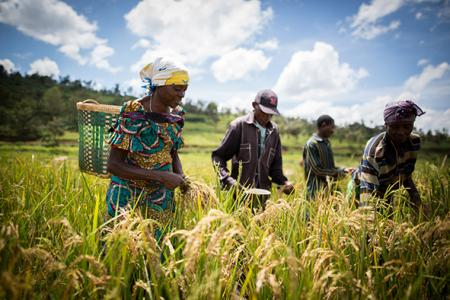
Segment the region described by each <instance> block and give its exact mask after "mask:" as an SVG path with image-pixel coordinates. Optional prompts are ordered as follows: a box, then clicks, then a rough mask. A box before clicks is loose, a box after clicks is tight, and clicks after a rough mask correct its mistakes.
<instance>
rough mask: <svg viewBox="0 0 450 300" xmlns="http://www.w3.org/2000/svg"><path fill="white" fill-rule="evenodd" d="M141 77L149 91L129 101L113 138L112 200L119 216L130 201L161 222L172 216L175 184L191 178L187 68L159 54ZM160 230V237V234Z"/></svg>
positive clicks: (109, 204)
mask: <svg viewBox="0 0 450 300" xmlns="http://www.w3.org/2000/svg"><path fill="white" fill-rule="evenodd" d="M140 77H141V79H142V80H143V81H145V82H146V83H147V85H146V87H147V95H146V96H145V97H143V98H141V99H137V100H133V101H128V102H126V103H125V104H124V105H123V106H122V108H121V110H120V114H119V117H118V120H117V122H116V123H115V125H114V126H113V128H112V129H111V131H112V134H111V136H110V138H109V143H110V145H111V152H110V155H109V159H108V172H110V173H111V174H112V177H111V183H110V185H109V188H108V192H107V196H106V202H107V207H108V213H109V215H110V216H115V215H117V214H119V213H120V210H121V209H122V208H124V207H126V206H127V205H128V204H130V205H131V206H135V205H139V206H142V207H143V208H144V211H145V215H146V216H147V217H149V218H152V219H155V220H156V221H158V222H159V223H160V224H161V225H163V226H164V225H167V224H168V223H169V222H170V220H171V219H172V216H173V212H174V209H175V206H174V199H173V198H174V189H175V188H176V187H177V186H180V185H182V184H184V183H185V179H184V174H183V169H182V167H181V162H180V159H179V157H178V152H177V151H178V149H179V148H180V147H181V146H182V145H183V139H182V137H181V132H182V128H183V124H184V118H183V114H184V113H183V111H182V109H181V108H180V107H179V104H180V103H181V100H182V98H183V97H184V94H185V91H186V89H187V86H188V82H189V76H188V73H187V71H185V70H183V69H181V68H178V67H177V66H175V65H174V64H173V63H172V62H170V61H167V60H164V59H162V58H158V59H156V60H155V62H153V63H150V64H148V65H147V66H145V67H144V68H143V69H142V70H141V72H140ZM158 235H159V234H158V232H157V237H158Z"/></svg>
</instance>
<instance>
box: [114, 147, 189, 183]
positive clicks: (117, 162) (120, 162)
mask: <svg viewBox="0 0 450 300" xmlns="http://www.w3.org/2000/svg"><path fill="white" fill-rule="evenodd" d="M127 153H128V151H126V150H123V149H120V148H117V147H111V151H110V153H109V157H108V164H107V170H108V172H109V173H111V174H113V175H116V176H118V177H120V178H124V179H131V180H145V181H148V180H156V181H159V182H161V183H162V184H164V186H165V187H167V188H168V189H174V188H176V187H177V186H179V185H181V184H183V183H184V178H183V177H182V176H181V175H180V174H176V173H173V172H168V171H156V170H147V169H143V168H140V167H137V166H133V165H130V164H128V163H126V162H125V159H126V157H127Z"/></svg>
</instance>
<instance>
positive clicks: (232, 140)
mask: <svg viewBox="0 0 450 300" xmlns="http://www.w3.org/2000/svg"><path fill="white" fill-rule="evenodd" d="M252 105H253V112H250V113H249V114H247V115H245V116H242V117H239V118H237V119H235V120H234V121H232V122H231V123H230V125H229V127H228V130H227V132H226V134H225V137H224V138H223V140H222V142H221V143H220V145H219V147H218V148H217V149H215V150H214V151H213V152H212V161H213V163H214V165H215V166H216V167H217V170H218V173H219V174H218V175H219V179H220V182H221V184H222V187H225V188H227V187H231V186H233V185H235V184H236V181H237V178H239V183H240V184H241V185H242V186H244V187H254V188H261V189H266V190H270V189H271V186H272V182H274V183H276V184H278V185H281V186H282V190H283V192H284V193H287V194H289V193H291V192H292V191H293V190H294V187H293V185H292V184H291V183H290V182H289V181H288V179H287V178H286V177H285V176H284V174H283V170H282V158H281V141H280V134H279V131H278V127H277V125H276V124H275V123H274V122H272V121H271V118H272V116H273V115H279V114H280V113H279V112H278V110H277V105H278V97H277V95H276V94H275V93H274V92H273V91H271V90H262V91H260V92H258V94H257V95H256V97H255V100H254V101H253V103H252ZM230 159H231V160H232V163H231V173H230V172H229V170H228V168H227V161H228V160H230ZM240 165H242V168H240ZM239 171H240V172H241V173H240V174H239Z"/></svg>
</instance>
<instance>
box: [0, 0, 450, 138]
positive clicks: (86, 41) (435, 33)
mask: <svg viewBox="0 0 450 300" xmlns="http://www.w3.org/2000/svg"><path fill="white" fill-rule="evenodd" d="M0 41H1V44H2V46H1V47H0V64H2V65H3V66H4V67H5V68H6V69H7V70H9V71H20V72H21V73H23V74H25V73H39V74H44V75H50V76H54V77H55V78H58V76H66V75H69V76H70V77H71V78H72V79H80V80H85V81H89V80H92V81H93V82H94V83H95V86H96V87H98V88H103V87H106V88H112V87H113V86H114V85H115V84H116V83H118V84H119V85H120V87H121V88H122V89H123V90H127V89H132V91H133V93H134V94H135V95H136V96H140V95H142V92H143V90H142V89H141V88H140V86H141V83H140V82H139V76H138V73H139V70H140V68H141V67H143V66H144V65H145V64H146V63H148V62H150V61H152V60H153V59H154V58H155V57H157V56H165V57H168V58H170V59H172V60H174V61H177V62H179V63H181V64H183V65H185V66H186V68H187V69H188V70H189V71H190V74H191V83H190V86H189V89H188V92H187V95H186V97H188V98H191V99H193V100H204V101H210V100H213V101H215V102H216V103H218V104H219V105H220V106H221V107H230V108H235V107H239V108H247V109H250V108H251V101H252V99H253V98H254V96H255V94H256V92H257V91H258V90H260V89H264V88H272V89H274V90H275V91H276V92H277V93H278V95H279V100H280V101H279V106H280V111H281V112H282V114H284V115H296V116H301V117H304V118H307V119H311V120H312V119H315V118H317V117H318V116H319V115H320V114H325V113H326V114H330V115H332V116H333V117H334V118H335V119H336V121H337V123H338V124H345V123H350V122H354V121H361V120H364V122H365V123H366V124H369V125H381V124H382V123H383V120H382V111H383V107H384V105H385V104H386V103H388V102H392V101H395V100H398V99H413V100H414V101H416V102H417V103H418V104H419V105H420V106H421V107H422V108H423V109H424V110H425V111H426V114H425V115H424V116H422V117H420V118H419V119H418V120H417V122H416V125H417V127H418V128H422V129H424V130H428V129H441V128H446V129H447V130H448V129H450V65H449V62H450V2H449V1H448V0H447V1H436V0H367V1H350V0H348V1H312V0H311V1H294V0H292V1H288V0H284V1H283V0H279V1H245V0H227V1H219V0H184V1H183V0H181V1H172V0H167V1H159V0H149V1H141V2H138V1H114V0H97V1H64V2H63V1H56V0H41V1H34V0H6V1H2V2H0Z"/></svg>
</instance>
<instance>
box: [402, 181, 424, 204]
mask: <svg viewBox="0 0 450 300" xmlns="http://www.w3.org/2000/svg"><path fill="white" fill-rule="evenodd" d="M403 186H404V187H405V188H406V190H407V191H408V194H409V198H410V199H411V202H412V203H413V204H414V206H416V207H418V206H419V205H421V203H422V201H421V199H420V194H419V191H418V190H417V187H416V184H415V183H414V181H413V179H412V177H411V176H408V177H406V178H405V179H404V180H403Z"/></svg>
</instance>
